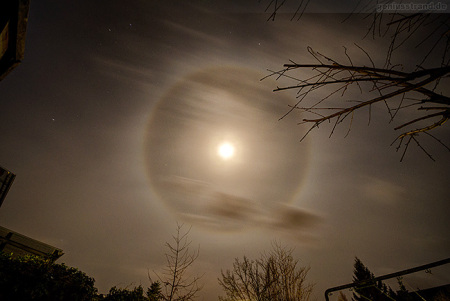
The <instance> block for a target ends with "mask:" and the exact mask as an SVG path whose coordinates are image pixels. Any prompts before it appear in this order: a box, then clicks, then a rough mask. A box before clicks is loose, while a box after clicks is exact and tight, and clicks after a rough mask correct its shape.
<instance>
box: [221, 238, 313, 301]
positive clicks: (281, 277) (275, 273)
mask: <svg viewBox="0 0 450 301" xmlns="http://www.w3.org/2000/svg"><path fill="white" fill-rule="evenodd" d="M292 252H293V250H292V249H287V248H286V247H282V246H280V245H279V244H274V246H273V250H272V251H271V252H270V253H268V254H263V255H261V257H260V258H258V259H255V260H250V259H248V258H247V257H246V256H244V258H243V259H242V260H239V259H238V258H236V259H235V261H234V263H233V269H232V270H226V272H224V271H222V272H221V274H222V276H221V278H219V279H218V280H219V284H220V286H222V288H223V290H224V291H225V294H226V296H225V297H219V300H223V301H237V300H261V301H262V300H273V301H282V300H283V301H294V300H295V301H297V300H309V297H310V295H311V292H312V288H313V285H311V284H308V283H306V276H307V274H308V271H309V268H307V267H300V266H298V260H295V259H294V258H293V256H292Z"/></svg>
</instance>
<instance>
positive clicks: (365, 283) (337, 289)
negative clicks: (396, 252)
mask: <svg viewBox="0 0 450 301" xmlns="http://www.w3.org/2000/svg"><path fill="white" fill-rule="evenodd" d="M447 263H450V258H447V259H443V260H439V261H436V262H432V263H429V264H425V265H421V266H418V267H415V268H411V269H407V270H403V271H400V272H395V273H391V274H386V275H383V276H379V277H375V278H372V279H367V280H362V281H358V282H354V283H349V284H344V285H340V286H336V287H332V288H329V289H327V290H326V291H325V300H326V301H329V299H328V295H329V294H330V293H331V292H335V291H340V290H343V289H346V288H351V287H355V286H364V285H368V284H371V283H372V282H376V281H378V280H385V279H389V278H394V277H399V276H402V275H406V274H411V273H414V272H418V271H422V270H426V269H430V268H434V267H436V266H440V265H443V264H447Z"/></svg>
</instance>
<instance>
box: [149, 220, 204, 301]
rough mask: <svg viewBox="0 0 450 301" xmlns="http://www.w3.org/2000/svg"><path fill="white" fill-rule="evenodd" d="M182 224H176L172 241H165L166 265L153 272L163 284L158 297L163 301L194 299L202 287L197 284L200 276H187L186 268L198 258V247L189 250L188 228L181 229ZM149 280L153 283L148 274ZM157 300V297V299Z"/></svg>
mask: <svg viewBox="0 0 450 301" xmlns="http://www.w3.org/2000/svg"><path fill="white" fill-rule="evenodd" d="M182 228H183V225H182V224H181V225H180V224H177V229H176V234H175V235H174V236H172V238H173V243H172V244H171V243H166V247H167V249H168V251H167V253H166V254H165V256H166V267H165V269H164V270H163V271H162V272H161V273H160V274H158V273H155V274H156V276H157V278H158V279H159V282H160V283H161V284H162V285H163V289H162V290H161V293H160V299H161V300H164V301H188V300H194V298H195V296H196V295H197V293H198V292H199V291H200V290H201V289H202V286H201V285H200V284H199V280H200V278H201V277H199V276H191V277H190V276H189V274H188V269H189V268H190V267H191V266H192V264H193V263H194V262H195V260H196V259H197V258H198V255H199V251H200V249H199V248H198V249H197V250H194V251H191V250H190V245H191V241H190V240H189V239H188V235H189V232H190V229H189V230H187V231H183V229H182ZM149 278H150V281H151V282H152V283H154V282H153V281H152V279H151V277H150V275H149ZM157 300H158V299H157Z"/></svg>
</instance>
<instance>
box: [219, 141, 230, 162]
mask: <svg viewBox="0 0 450 301" xmlns="http://www.w3.org/2000/svg"><path fill="white" fill-rule="evenodd" d="M217 154H218V155H219V157H220V158H222V159H223V160H228V159H231V158H232V157H233V156H234V146H233V144H231V143H229V142H223V143H221V144H220V145H219V147H218V149H217Z"/></svg>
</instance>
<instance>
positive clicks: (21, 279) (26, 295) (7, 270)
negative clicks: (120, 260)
mask: <svg viewBox="0 0 450 301" xmlns="http://www.w3.org/2000/svg"><path fill="white" fill-rule="evenodd" d="M96 298H97V289H96V288H95V287H94V279H93V278H91V277H88V276H87V275H86V274H85V273H83V272H81V271H79V270H78V269H76V268H73V267H68V266H66V265H65V264H57V263H54V262H53V260H52V259H51V258H43V257H38V256H32V255H26V256H20V257H13V256H12V255H11V254H5V253H2V252H0V300H42V301H44V300H55V301H58V300H61V301H63V300H80V301H83V300H86V301H92V300H97V299H96Z"/></svg>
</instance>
